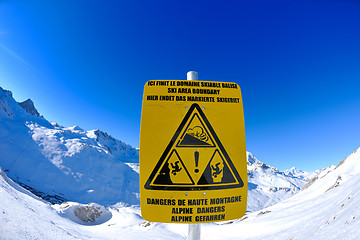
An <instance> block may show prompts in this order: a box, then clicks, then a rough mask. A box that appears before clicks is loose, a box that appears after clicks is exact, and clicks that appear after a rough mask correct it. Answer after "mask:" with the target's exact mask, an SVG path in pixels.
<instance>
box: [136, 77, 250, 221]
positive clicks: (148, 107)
mask: <svg viewBox="0 0 360 240" xmlns="http://www.w3.org/2000/svg"><path fill="white" fill-rule="evenodd" d="M140 202H141V214H142V216H143V218H144V219H146V220H148V221H153V222H165V223H205V222H217V221H227V220H232V219H237V218H240V217H242V216H243V215H244V214H245V212H246V203H247V161H246V148H245V127H244V116H243V106H242V98H241V91H240V87H239V86H238V85H237V84H236V83H227V82H209V81H194V80H151V81H148V82H147V83H146V84H145V88H144V97H143V107H142V115H141V129H140Z"/></svg>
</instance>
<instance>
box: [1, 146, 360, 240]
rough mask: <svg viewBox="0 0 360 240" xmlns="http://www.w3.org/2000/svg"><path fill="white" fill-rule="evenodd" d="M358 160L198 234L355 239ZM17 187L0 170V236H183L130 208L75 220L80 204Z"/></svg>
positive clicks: (183, 228)
mask: <svg viewBox="0 0 360 240" xmlns="http://www.w3.org/2000/svg"><path fill="white" fill-rule="evenodd" d="M359 163H360V149H359V150H358V151H356V152H354V153H353V154H352V155H350V156H349V157H348V158H347V159H345V160H344V161H343V162H342V163H341V164H339V166H338V167H336V168H335V169H333V170H332V171H327V172H326V174H324V175H323V176H322V177H320V178H318V179H317V180H315V181H314V182H313V183H312V184H311V185H310V186H309V187H308V188H306V189H304V190H302V191H300V192H299V193H297V194H295V195H294V196H292V197H290V198H289V199H287V200H285V201H282V202H280V203H278V204H275V205H273V206H271V207H268V208H266V209H263V210H261V211H258V212H253V213H250V214H247V215H245V216H244V217H243V218H241V219H239V220H235V221H232V222H225V223H219V224H215V223H211V224H202V225H201V236H202V237H201V238H202V239H210V240H211V239H254V240H256V239H278V240H289V239H293V240H295V239H296V240H298V239H300V240H301V239H303V240H305V239H306V240H311V239H316V240H329V239H346V240H356V239H358V236H360V221H359V218H360V209H359V208H360V196H359V195H360V184H359V181H360V164H359ZM19 189H21V188H20V187H19V186H16V184H15V183H14V182H12V180H10V179H9V178H8V177H7V176H6V174H5V172H4V171H2V170H0V196H1V204H0V223H1V224H0V233H1V235H0V239H119V238H120V239H185V238H186V236H187V225H186V224H162V223H151V222H146V221H144V220H143V219H142V218H141V216H140V209H139V208H138V207H136V206H132V207H126V206H124V205H121V204H117V205H114V206H112V207H108V208H107V209H104V208H101V211H103V212H104V216H103V218H101V216H100V217H99V220H95V221H94V224H88V223H87V222H81V221H80V219H79V218H78V219H76V214H75V213H74V212H75V209H76V207H79V206H80V207H84V205H81V204H78V203H63V204H62V205H55V206H54V207H51V206H50V205H49V204H47V203H45V202H43V201H41V200H39V199H38V198H37V197H35V196H33V195H32V194H31V193H29V192H26V191H25V192H24V190H21V191H19ZM95 207H99V206H98V205H95ZM109 217H110V218H109ZM104 219H105V221H104ZM106 219H109V220H107V221H106ZM79 223H80V224H79Z"/></svg>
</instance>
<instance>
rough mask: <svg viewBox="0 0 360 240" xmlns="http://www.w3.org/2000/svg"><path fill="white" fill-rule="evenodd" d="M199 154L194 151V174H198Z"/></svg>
mask: <svg viewBox="0 0 360 240" xmlns="http://www.w3.org/2000/svg"><path fill="white" fill-rule="evenodd" d="M199 154H200V153H199V152H198V151H197V150H196V149H195V153H194V157H195V167H196V168H195V173H198V172H199V169H198V168H197V167H198V165H199Z"/></svg>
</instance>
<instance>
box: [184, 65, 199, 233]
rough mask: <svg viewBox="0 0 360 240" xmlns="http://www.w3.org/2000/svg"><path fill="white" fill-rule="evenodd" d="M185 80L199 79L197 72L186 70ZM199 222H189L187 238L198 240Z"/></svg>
mask: <svg viewBox="0 0 360 240" xmlns="http://www.w3.org/2000/svg"><path fill="white" fill-rule="evenodd" d="M187 80H199V75H198V72H195V71H189V72H187ZM200 231H201V225H200V223H195V224H189V232H188V240H200Z"/></svg>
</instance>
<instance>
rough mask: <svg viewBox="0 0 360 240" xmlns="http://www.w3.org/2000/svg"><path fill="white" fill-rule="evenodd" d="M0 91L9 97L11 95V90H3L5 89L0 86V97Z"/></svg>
mask: <svg viewBox="0 0 360 240" xmlns="http://www.w3.org/2000/svg"><path fill="white" fill-rule="evenodd" d="M1 93H2V94H6V95H8V96H9V97H11V98H12V97H13V96H12V92H11V91H9V90H5V89H3V88H2V87H0V97H1Z"/></svg>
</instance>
